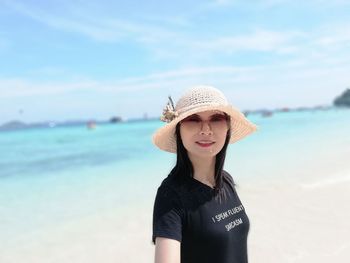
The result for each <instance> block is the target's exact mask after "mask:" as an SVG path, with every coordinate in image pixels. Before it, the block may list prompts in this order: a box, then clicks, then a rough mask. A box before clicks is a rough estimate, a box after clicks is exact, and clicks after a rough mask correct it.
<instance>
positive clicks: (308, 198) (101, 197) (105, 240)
mask: <svg viewBox="0 0 350 263" xmlns="http://www.w3.org/2000/svg"><path fill="white" fill-rule="evenodd" d="M288 114H289V115H288ZM252 118H253V121H254V122H256V123H257V124H258V125H259V126H260V128H261V129H260V130H259V132H257V133H256V134H254V135H252V136H251V138H247V139H244V140H242V141H240V142H237V143H236V144H234V145H232V146H230V148H229V150H228V153H227V157H226V158H227V159H226V163H225V170H227V171H228V172H230V174H231V175H232V177H233V179H234V180H235V182H236V184H237V188H236V189H237V192H238V194H239V197H240V199H241V201H242V203H243V205H244V207H245V210H246V212H247V215H248V217H249V219H250V223H251V225H250V231H249V236H248V257H249V262H251V263H258V262H269V263H277V262H278V263H281V262H283V263H289V262H298V263H306V262H307V263H312V262H315V263H316V262H317V263H323V262H324V263H326V262H327V263H328V262H337V263H342V262H344V263H345V262H348V260H349V258H350V252H349V251H350V239H349V237H348V235H349V234H350V225H349V223H348V221H349V219H350V210H349V209H348V201H349V200H350V191H349V190H350V162H349V156H350V147H349V146H350V138H349V137H350V136H348V134H350V125H349V123H350V111H349V110H347V111H346V110H344V111H339V112H338V111H330V112H321V111H320V112H317V113H280V114H279V115H276V116H272V117H270V118H265V119H264V118H261V117H254V116H253V117H252ZM254 118H255V119H254ZM300 124H302V125H300ZM134 125H136V124H134ZM160 125H161V124H159V123H151V124H145V125H144V126H143V131H145V132H144V133H142V134H141V135H140V127H136V126H133V127H134V128H130V126H127V127H126V126H124V127H122V128H121V129H124V130H128V129H129V128H130V129H131V130H132V131H134V132H135V133H136V132H138V133H137V134H139V136H140V137H138V138H139V140H144V143H143V145H145V146H144V147H145V149H144V153H146V154H144V155H142V156H141V155H140V156H134V155H131V157H130V158H129V159H127V158H126V157H125V159H123V160H124V161H120V162H111V163H108V164H104V165H96V166H94V167H91V166H84V167H83V168H82V167H80V168H79V169H78V170H74V169H73V168H70V169H69V170H64V169H63V168H62V169H61V170H59V171H57V172H53V171H52V169H51V166H50V171H51V172H43V171H39V170H38V168H37V167H36V168H35V169H34V170H33V172H32V175H31V176H22V177H21V176H19V174H20V172H18V171H17V172H16V174H10V172H11V171H12V170H11V171H10V170H6V169H5V168H6V167H5V166H4V167H5V168H4V170H3V173H4V171H7V174H6V175H4V176H2V177H0V187H1V189H0V190H1V191H0V197H1V199H0V200H1V201H0V222H1V224H0V225H1V226H0V230H1V233H2V235H1V238H0V262H2V263H10V262H11V263H14V262H16V263H17V262H26V263H32V262H33V263H34V262H35V263H39V262H52V263H56V262H57V263H58V262H74V263H80V262H81V263H83V262H84V263H89V262H105V263H109V262H123V263H124V262H125V263H134V262H135V263H136V262H145V263H151V262H154V245H153V244H152V243H151V235H152V209H153V202H154V197H155V193H156V189H157V187H158V186H159V184H160V183H161V180H162V179H163V178H164V177H165V176H166V174H167V173H168V172H169V170H170V169H171V167H172V164H173V163H174V156H173V155H172V154H168V153H162V152H160V151H158V150H157V149H154V147H153V146H152V145H151V143H150V142H149V136H150V135H151V134H152V131H153V130H154V128H156V127H159V126H160ZM339 127H341V129H339ZM98 129H99V128H98V127H97V129H96V130H98ZM108 129H112V130H110V131H103V132H102V130H103V128H101V129H100V131H101V134H100V135H99V136H100V138H105V136H106V135H105V133H106V134H109V132H112V131H113V133H114V130H113V129H116V128H108ZM124 130H123V131H124ZM128 131H129V130H128ZM66 133H67V130H65V134H66ZM77 133H78V132H77ZM128 134H130V133H129V132H128ZM131 134H133V133H131ZM6 136H9V135H8V134H7V135H6ZM6 136H5V135H4V134H1V136H0V138H1V140H2V141H5V140H8V137H6ZM11 136H12V135H11ZM31 136H36V135H33V134H32V135H31ZM55 136H57V135H55ZM65 136H66V135H65ZM89 136H90V135H89ZM94 136H95V135H94ZM5 137H6V138H5ZM40 138H42V136H41V137H40ZM55 138H57V137H55ZM128 138H129V137H128ZM12 140H13V137H12ZM48 140H49V139H48ZM55 140H56V139H55ZM100 140H104V139H100ZM120 140H122V139H120ZM123 140H124V141H125V138H124V139H123ZM66 143H67V142H66ZM103 145H109V143H107V142H105V141H104V143H103ZM135 145H139V142H138V143H137V144H135ZM89 149H92V150H91V151H93V150H94V148H93V147H92V146H91V145H90V146H89ZM111 151H112V152H113V151H114V149H113V148H112V149H111ZM137 152H139V151H137ZM130 154H131V153H130ZM133 154H136V152H135V153H133ZM106 156H107V157H108V154H107V155H106ZM123 156H124V155H123ZM105 158H106V157H105ZM125 160H127V161H125ZM151 160H153V161H151ZM38 171H39V172H38ZM77 171H79V172H77ZM14 178H15V179H14Z"/></svg>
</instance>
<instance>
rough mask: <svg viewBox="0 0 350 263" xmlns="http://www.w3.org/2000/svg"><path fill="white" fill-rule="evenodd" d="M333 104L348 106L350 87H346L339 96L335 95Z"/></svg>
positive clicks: (349, 104)
mask: <svg viewBox="0 0 350 263" xmlns="http://www.w3.org/2000/svg"><path fill="white" fill-rule="evenodd" d="M333 104H334V106H336V107H350V89H349V88H348V89H346V90H345V91H344V92H343V93H342V94H341V95H340V96H339V97H336V98H335V100H334V102H333Z"/></svg>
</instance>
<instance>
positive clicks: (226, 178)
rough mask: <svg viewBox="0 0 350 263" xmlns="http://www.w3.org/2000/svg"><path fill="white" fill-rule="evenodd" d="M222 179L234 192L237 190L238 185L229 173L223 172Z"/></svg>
mask: <svg viewBox="0 0 350 263" xmlns="http://www.w3.org/2000/svg"><path fill="white" fill-rule="evenodd" d="M222 177H223V180H224V181H226V182H227V183H228V184H229V185H230V186H231V187H232V188H233V190H235V187H236V183H235V181H234V180H233V178H232V176H231V175H230V174H229V173H228V172H227V171H225V170H222Z"/></svg>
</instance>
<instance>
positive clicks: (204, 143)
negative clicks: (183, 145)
mask: <svg viewBox="0 0 350 263" xmlns="http://www.w3.org/2000/svg"><path fill="white" fill-rule="evenodd" d="M196 143H197V144H198V145H199V146H201V147H209V146H211V145H213V144H214V143H215V142H211V141H206V142H203V141H200V142H196Z"/></svg>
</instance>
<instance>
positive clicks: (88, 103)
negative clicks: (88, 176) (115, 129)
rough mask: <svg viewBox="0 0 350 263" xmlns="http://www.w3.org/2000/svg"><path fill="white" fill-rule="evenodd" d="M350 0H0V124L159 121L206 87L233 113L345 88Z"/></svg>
mask: <svg viewBox="0 0 350 263" xmlns="http://www.w3.org/2000/svg"><path fill="white" fill-rule="evenodd" d="M349 14H350V0H348V1H345V0H333V1H324V0H309V1H298V0H293V1H291V0H251V1H238V0H216V1H215V0H210V1H209V0H208V1H197V0H192V1H188V0H186V1H184V0H178V1H160V0H153V1H141V0H139V1H133V0H128V1H106V0H99V1H88V0H84V1H80V0H76V1H68V0H59V1H58V0H57V1H56V0H51V1H46V0H37V1H32V0H23V1H19V0H9V1H7V0H0V124H1V123H4V122H7V121H10V120H20V121H23V122H40V121H51V120H56V121H66V120H77V119H96V120H108V119H109V118H110V117H112V116H121V117H122V118H124V119H130V118H141V117H143V116H146V115H147V116H148V117H158V116H160V114H161V112H162V109H163V107H164V106H165V104H166V103H167V97H168V95H171V96H172V98H173V100H175V101H176V100H177V99H178V98H179V97H180V95H181V93H183V92H184V91H185V90H186V89H187V88H189V87H191V86H194V85H199V84H205V85H212V86H215V87H217V88H219V89H220V90H222V91H223V93H224V94H225V95H226V97H227V98H228V100H229V101H230V102H231V103H232V104H233V105H234V106H236V107H238V108H239V109H241V110H258V109H276V108H281V107H291V108H293V107H301V106H306V107H313V106H317V105H331V104H332V102H333V99H334V98H335V97H336V96H338V95H340V94H341V93H342V92H343V91H344V90H345V89H346V88H348V87H350V74H349V72H350V16H349Z"/></svg>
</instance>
